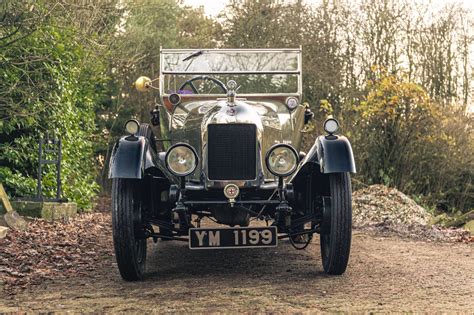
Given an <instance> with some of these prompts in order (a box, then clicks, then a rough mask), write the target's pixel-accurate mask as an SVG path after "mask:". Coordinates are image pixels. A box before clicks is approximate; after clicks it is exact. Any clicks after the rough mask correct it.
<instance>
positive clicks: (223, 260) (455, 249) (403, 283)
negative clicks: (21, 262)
mask: <svg viewBox="0 0 474 315" xmlns="http://www.w3.org/2000/svg"><path fill="white" fill-rule="evenodd" d="M318 241H319V238H318V237H315V239H314V240H313V243H312V244H311V245H310V246H309V247H308V248H307V249H306V250H304V251H297V250H294V249H293V248H292V247H291V246H290V245H289V243H287V242H282V244H281V245H280V246H279V247H278V248H276V249H244V250H220V251H190V250H188V249H187V246H186V244H185V243H184V244H183V243H178V242H159V243H158V244H150V248H149V249H150V250H149V255H148V266H149V267H148V277H147V278H146V280H145V281H143V282H140V283H126V282H123V281H122V280H121V279H120V277H119V274H118V271H117V268H116V266H115V264H114V259H113V257H104V259H103V260H102V264H101V265H100V266H97V268H96V270H95V271H93V272H91V274H90V275H89V276H83V277H75V278H71V279H70V280H54V281H48V282H45V283H43V284H40V285H37V286H33V287H30V288H28V289H27V290H26V291H24V292H21V293H19V294H17V295H13V296H8V295H6V294H5V293H4V292H1V293H0V312H18V311H28V312H31V311H33V312H38V311H41V312H50V311H59V312H64V311H72V312H114V313H115V312H186V313H187V312H191V311H193V312H206V313H208V312H230V311H238V312H240V311H246V312H261V311H263V312H277V313H287V312H316V311H353V312H369V311H371V312H386V311H402V312H411V311H418V312H424V313H425V312H428V313H431V312H461V313H469V312H472V310H473V309H474V299H473V298H472V297H473V296H474V244H472V243H471V244H463V243H439V242H424V241H411V240H407V239H400V238H398V237H396V236H390V237H386V236H383V237H381V236H377V235H374V234H367V233H365V232H364V233H362V232H357V231H356V232H355V233H354V237H353V245H352V253H351V260H350V263H349V268H348V271H347V273H346V274H345V275H343V276H341V277H331V276H327V275H325V274H324V273H323V272H322V267H321V261H320V252H319V244H318ZM2 295H3V296H2Z"/></svg>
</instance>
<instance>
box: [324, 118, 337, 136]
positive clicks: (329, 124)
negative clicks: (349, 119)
mask: <svg viewBox="0 0 474 315" xmlns="http://www.w3.org/2000/svg"><path fill="white" fill-rule="evenodd" d="M338 129H339V122H338V121H337V120H336V119H334V118H328V119H326V121H325V122H324V130H326V132H327V133H329V134H330V135H332V134H333V133H335V132H336V131H337V130H338Z"/></svg>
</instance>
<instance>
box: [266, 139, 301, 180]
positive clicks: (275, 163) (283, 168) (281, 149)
mask: <svg viewBox="0 0 474 315" xmlns="http://www.w3.org/2000/svg"><path fill="white" fill-rule="evenodd" d="M265 163H266V165H267V168H268V170H269V171H270V173H272V174H273V175H275V176H289V175H291V174H293V173H294V172H295V171H296V167H297V166H298V153H296V150H295V149H294V148H293V147H292V146H289V145H287V144H283V143H280V144H276V145H274V146H273V147H271V148H270V150H268V152H267V155H266V156H265Z"/></svg>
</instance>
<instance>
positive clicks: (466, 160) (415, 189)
mask: <svg viewBox="0 0 474 315" xmlns="http://www.w3.org/2000/svg"><path fill="white" fill-rule="evenodd" d="M343 115H344V117H343V119H344V125H345V126H346V128H347V129H346V133H347V134H348V135H349V137H350V138H351V141H352V143H353V148H354V153H355V158H356V162H357V166H358V171H359V175H358V178H359V179H360V180H361V181H363V182H365V183H367V184H385V185H388V186H392V187H396V188H398V189H399V190H401V191H403V192H404V193H407V194H412V195H421V196H422V200H424V202H426V203H427V204H428V205H430V206H433V207H434V206H439V207H441V208H444V209H445V208H449V209H450V210H451V211H454V210H463V211H467V210H469V209H471V208H472V207H474V189H473V185H472V177H473V175H474V174H473V173H474V140H473V137H472V134H473V126H474V125H473V119H472V116H471V117H469V116H466V115H465V113H463V112H462V111H461V110H458V111H456V110H455V111H453V109H452V107H450V108H449V109H448V108H444V107H442V106H440V105H439V104H437V103H435V102H433V101H432V100H431V99H430V97H429V96H428V94H427V93H426V91H425V90H424V89H423V88H422V87H421V86H419V85H417V84H415V83H411V82H408V81H407V80H405V79H404V78H403V77H400V76H395V75H388V74H386V73H384V72H382V73H381V74H379V75H378V76H376V78H375V80H373V81H371V82H368V84H367V94H366V97H365V99H364V101H362V102H360V104H358V105H357V106H355V107H353V108H349V110H348V111H346V112H345V113H344V114H343Z"/></svg>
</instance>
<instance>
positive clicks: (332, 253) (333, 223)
mask: <svg viewBox="0 0 474 315" xmlns="http://www.w3.org/2000/svg"><path fill="white" fill-rule="evenodd" d="M329 182H330V190H331V205H330V212H329V215H327V216H325V220H324V219H323V224H327V226H325V227H323V229H322V231H324V232H322V233H321V242H320V243H321V257H322V261H323V267H324V271H325V272H326V273H328V274H331V275H341V274H343V273H344V272H345V271H346V268H347V264H348V262H349V254H350V251H351V235H352V188H351V179H350V176H349V174H348V173H336V174H330V178H329Z"/></svg>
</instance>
